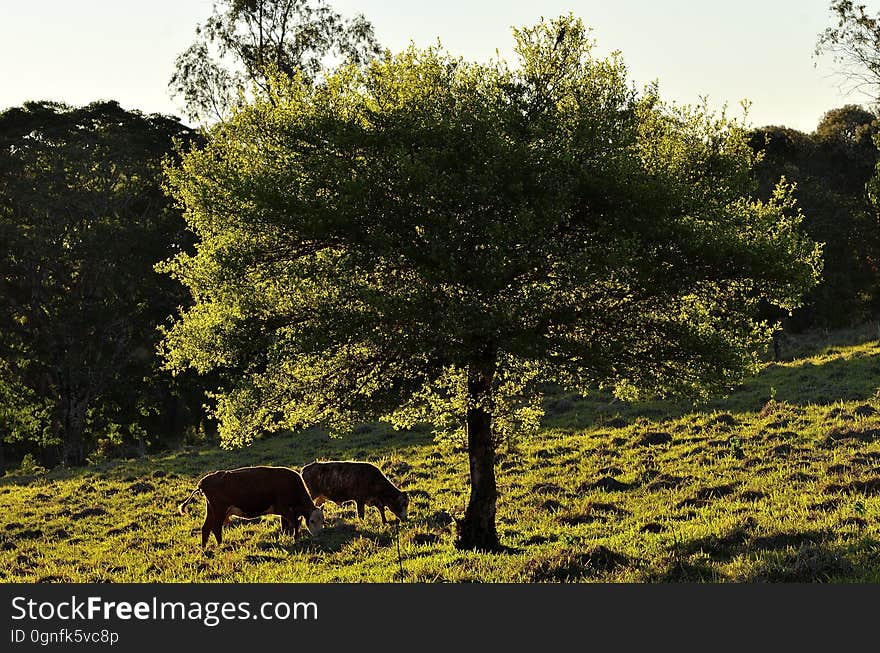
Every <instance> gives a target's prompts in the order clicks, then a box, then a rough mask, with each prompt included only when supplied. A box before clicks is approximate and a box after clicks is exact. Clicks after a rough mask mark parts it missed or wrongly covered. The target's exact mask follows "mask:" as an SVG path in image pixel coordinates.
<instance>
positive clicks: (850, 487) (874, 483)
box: [824, 476, 880, 496]
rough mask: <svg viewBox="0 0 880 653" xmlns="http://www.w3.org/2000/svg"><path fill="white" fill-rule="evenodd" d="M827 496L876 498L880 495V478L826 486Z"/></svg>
mask: <svg viewBox="0 0 880 653" xmlns="http://www.w3.org/2000/svg"><path fill="white" fill-rule="evenodd" d="M824 492H825V493H826V494H837V493H839V492H842V493H844V494H852V493H858V494H865V495H868V496H876V495H878V494H880V477H877V476H875V477H874V478H868V479H865V480H855V481H852V482H850V483H830V484H829V485H826V486H825V489H824Z"/></svg>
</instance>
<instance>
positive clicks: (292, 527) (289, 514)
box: [281, 510, 299, 542]
mask: <svg viewBox="0 0 880 653" xmlns="http://www.w3.org/2000/svg"><path fill="white" fill-rule="evenodd" d="M281 532H282V533H287V534H290V533H291V532H293V541H294V542H296V536H297V535H298V534H299V516H298V515H297V514H296V513H295V512H293V511H290V510H285V511H284V512H283V513H281Z"/></svg>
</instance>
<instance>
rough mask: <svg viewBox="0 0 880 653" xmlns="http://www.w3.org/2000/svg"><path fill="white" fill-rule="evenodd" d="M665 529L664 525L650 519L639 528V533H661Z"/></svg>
mask: <svg viewBox="0 0 880 653" xmlns="http://www.w3.org/2000/svg"><path fill="white" fill-rule="evenodd" d="M665 530H666V527H665V526H664V525H663V524H660V523H658V522H655V521H652V522H648V523H647V524H645V525H644V526H642V527H641V528H640V529H639V533H662V532H663V531H665Z"/></svg>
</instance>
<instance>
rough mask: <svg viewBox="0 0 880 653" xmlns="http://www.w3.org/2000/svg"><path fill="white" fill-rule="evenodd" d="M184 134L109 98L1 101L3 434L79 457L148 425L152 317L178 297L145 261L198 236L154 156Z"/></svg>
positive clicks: (154, 373)
mask: <svg viewBox="0 0 880 653" xmlns="http://www.w3.org/2000/svg"><path fill="white" fill-rule="evenodd" d="M191 137H192V132H191V130H190V129H188V128H187V127H185V126H184V125H182V124H181V123H180V122H179V121H177V120H176V119H173V118H169V117H165V116H160V115H150V116H145V115H142V114H140V113H138V112H130V111H126V110H124V109H122V108H121V107H120V106H119V105H118V104H116V103H115V102H101V103H95V104H91V105H88V106H85V107H80V108H74V107H68V106H65V105H62V104H55V103H47V102H41V103H28V104H25V105H24V106H23V107H18V108H13V109H9V110H7V111H5V112H3V113H0V242H2V243H3V247H2V249H0V415H5V418H4V420H3V423H2V424H0V438H3V439H6V440H9V441H20V440H23V439H25V440H30V441H32V442H33V443H34V445H35V446H36V447H37V448H38V449H44V450H45V449H47V448H50V449H52V450H54V449H55V447H58V448H59V449H60V452H61V454H60V456H59V457H61V458H63V460H64V461H66V462H67V463H72V464H76V463H81V462H82V461H83V459H84V457H85V455H86V454H87V453H88V452H89V450H90V448H91V447H92V446H93V445H94V443H95V440H96V438H97V437H99V436H100V435H101V434H102V433H103V434H106V435H109V436H110V437H111V439H113V438H117V439H118V437H122V436H121V435H120V434H119V433H118V432H117V431H118V429H119V428H123V430H125V432H126V433H128V435H130V436H133V437H135V438H138V437H140V436H141V435H142V434H143V430H141V429H138V428H134V429H133V430H132V428H131V427H132V425H134V424H136V423H138V422H141V421H142V418H143V417H144V416H145V414H147V413H149V412H150V411H151V410H152V409H154V408H155V403H156V401H157V400H158V399H157V398H159V397H162V396H164V395H166V394H167V393H168V386H167V382H165V383H164V385H163V382H161V381H160V380H158V375H159V370H158V366H157V362H156V357H155V347H156V342H157V340H158V331H157V329H156V327H157V325H158V323H159V322H162V321H163V320H164V319H165V318H166V317H167V316H168V315H170V314H171V313H172V312H173V311H174V310H175V309H176V307H177V306H178V305H179V304H180V303H182V302H183V301H185V296H184V295H183V293H182V292H180V288H179V286H178V285H177V284H174V283H172V282H170V280H169V279H167V278H166V277H164V276H162V275H159V274H157V273H156V272H155V271H154V270H153V265H154V264H155V262H156V261H158V260H160V259H164V258H167V257H168V256H170V255H173V254H175V253H177V252H179V251H181V249H182V248H183V246H184V245H185V243H187V242H191V240H192V238H191V236H189V235H187V232H186V230H185V227H186V225H185V223H184V222H183V220H182V218H181V215H180V211H179V210H177V209H175V208H174V207H173V206H172V203H171V201H170V199H169V198H168V197H167V196H166V195H165V193H164V191H163V188H162V186H163V183H164V176H163V174H162V164H163V159H164V158H165V157H166V156H168V155H169V154H170V153H171V152H173V141H174V140H175V139H189V138H191ZM166 376H167V375H166ZM117 436H118V437H117Z"/></svg>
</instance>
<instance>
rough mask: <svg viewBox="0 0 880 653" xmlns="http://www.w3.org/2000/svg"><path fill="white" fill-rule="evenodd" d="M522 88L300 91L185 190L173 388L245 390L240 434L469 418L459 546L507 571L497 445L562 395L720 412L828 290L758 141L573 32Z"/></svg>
mask: <svg viewBox="0 0 880 653" xmlns="http://www.w3.org/2000/svg"><path fill="white" fill-rule="evenodd" d="M515 37H516V53H517V57H518V60H517V65H515V66H509V65H508V64H506V63H505V62H503V61H498V62H495V63H492V64H489V65H478V64H474V63H469V62H466V61H463V60H460V59H455V58H452V57H450V56H449V55H447V54H445V53H444V52H443V51H441V50H439V49H429V50H425V51H419V50H416V49H413V48H410V49H409V50H407V51H405V52H403V53H401V54H398V55H392V54H390V53H387V54H386V55H385V56H384V58H382V59H381V60H379V61H376V62H374V63H373V64H372V65H371V66H369V67H368V68H367V69H366V70H362V69H359V68H356V67H348V68H344V69H342V70H340V71H338V72H336V73H335V74H333V75H331V76H329V77H328V79H327V80H326V83H325V84H322V85H317V86H316V85H312V84H309V83H308V82H307V81H306V80H304V79H303V78H302V77H299V76H295V77H294V78H292V79H291V80H289V82H288V83H286V84H285V83H282V82H281V81H279V82H278V84H277V85H275V86H274V87H273V89H272V93H271V95H270V96H269V97H259V98H256V99H255V101H254V102H252V103H251V104H249V105H247V106H244V107H241V108H240V109H239V110H238V111H236V112H235V114H234V115H233V117H232V118H231V119H230V120H229V121H228V122H226V123H223V124H219V125H216V126H215V127H214V128H213V129H212V130H211V131H210V135H209V141H208V144H207V146H206V147H205V148H203V149H193V150H192V151H190V152H189V153H188V154H187V156H186V157H185V158H184V160H183V162H182V165H181V166H180V167H179V168H176V169H172V170H170V178H171V183H172V186H173V188H174V190H175V192H176V195H177V197H178V199H179V200H180V202H182V203H183V205H184V206H185V215H186V219H187V221H188V223H189V225H190V227H191V228H192V229H193V230H194V231H195V232H196V233H197V234H198V236H199V238H200V243H199V246H198V249H197V252H196V254H195V255H192V256H190V255H181V256H178V257H176V258H175V259H174V260H173V261H170V262H169V263H168V265H167V269H168V271H169V272H170V273H171V274H173V275H174V276H175V277H176V278H177V279H179V280H180V281H182V282H183V283H184V284H186V286H187V287H188V288H189V289H190V291H191V292H192V295H193V298H194V300H195V303H194V305H193V306H192V307H191V308H190V309H188V310H186V311H185V312H183V313H182V315H181V317H180V320H179V321H178V322H177V323H176V324H175V325H174V326H173V327H172V328H171V329H170V331H169V332H168V334H167V337H166V341H165V347H166V357H167V361H168V365H169V366H170V367H171V368H172V369H175V370H182V369H186V368H189V367H195V368H196V369H198V370H201V371H206V370H212V369H217V368H218V367H219V368H224V367H225V368H230V369H233V368H234V369H238V370H241V373H240V374H239V375H238V376H237V378H235V379H234V381H233V382H231V383H230V384H229V385H228V386H227V387H225V388H224V389H223V390H222V391H221V392H220V393H219V394H218V396H217V398H216V399H217V409H216V412H217V415H218V417H219V418H220V421H221V436H222V438H223V440H224V441H225V443H226V444H227V445H235V444H246V443H248V442H249V441H250V440H251V439H252V438H253V437H254V436H255V435H256V434H258V433H260V432H261V431H262V430H264V429H268V430H272V429H278V428H290V429H297V428H300V427H304V426H308V425H313V424H319V425H324V426H326V427H328V428H331V429H333V430H336V431H343V430H345V429H346V428H349V427H350V426H351V424H352V423H353V421H354V420H356V419H377V418H379V419H388V420H391V421H392V422H395V423H397V424H406V423H409V422H411V421H412V420H413V419H416V418H419V417H421V416H425V415H428V416H430V415H437V414H441V413H442V414H444V415H445V414H446V409H447V408H448V407H449V406H450V405H452V406H458V407H460V419H461V420H462V422H463V423H464V424H465V426H466V433H467V442H468V456H469V463H470V500H469V503H468V506H467V510H466V512H465V515H464V517H463V519H461V520H460V521H459V524H458V538H457V545H458V546H459V547H462V548H479V549H495V548H497V547H498V546H499V542H498V538H497V534H496V530H495V508H496V500H497V491H496V484H495V469H494V459H495V456H494V453H495V447H496V444H497V430H496V428H495V427H496V424H497V423H498V420H499V419H501V418H507V417H509V415H508V411H509V410H511V409H512V408H515V406H513V405H512V404H511V401H510V396H511V394H512V392H511V390H512V389H513V390H516V391H517V394H523V393H524V392H525V393H526V394H528V392H529V391H537V387H538V384H541V383H546V382H554V383H558V384H561V385H563V386H565V387H568V388H572V389H575V390H580V391H586V390H587V389H588V388H590V387H594V386H595V384H597V383H598V384H604V385H606V386H608V385H610V386H614V387H615V388H617V390H618V391H619V393H621V394H623V395H631V394H632V393H633V392H634V391H635V390H643V391H662V392H681V393H688V394H702V393H705V392H708V391H710V390H712V389H717V388H727V387H730V386H731V385H732V384H735V383H737V382H738V381H739V380H740V379H742V378H743V376H744V374H746V373H748V372H749V371H751V370H754V369H755V368H756V364H757V356H756V352H757V351H758V350H759V349H761V347H763V346H765V345H766V344H767V341H768V338H769V337H770V334H771V332H772V330H773V325H770V324H767V323H763V322H761V321H760V320H758V319H756V318H755V315H756V311H757V308H758V306H759V303H760V302H761V301H762V300H766V301H769V302H772V303H774V304H775V305H778V306H782V307H785V308H791V307H794V306H795V305H797V302H798V298H799V297H800V295H801V294H802V293H803V292H804V291H805V290H807V289H808V288H810V287H811V286H812V285H813V284H814V282H815V279H816V276H817V261H818V256H819V254H818V248H817V246H816V245H815V244H814V243H813V242H811V241H809V240H808V239H807V238H805V237H804V236H803V235H802V234H801V233H800V231H799V224H800V221H801V217H800V215H799V212H798V211H797V210H796V209H795V208H794V207H793V206H792V203H791V202H790V196H789V194H788V190H787V189H786V188H784V187H780V188H779V189H778V191H777V192H776V194H775V195H774V197H773V198H772V199H771V200H770V201H768V202H755V201H752V200H750V199H749V198H748V197H747V196H746V193H747V191H748V190H749V188H750V185H749V184H750V168H751V165H752V163H753V155H752V153H751V150H750V149H749V147H748V145H747V143H746V139H745V134H744V132H743V130H742V129H741V128H740V126H738V125H737V124H734V123H732V122H730V121H728V120H727V119H726V118H724V117H723V116H712V115H709V114H708V113H707V112H706V111H705V109H703V108H699V107H698V108H673V107H669V106H666V105H664V104H662V103H661V102H660V100H659V98H658V97H657V94H656V90H655V89H652V88H649V89H647V90H646V91H645V92H644V93H642V94H639V93H637V92H635V91H634V90H633V89H632V87H631V86H630V84H629V83H628V81H627V77H626V69H625V67H624V64H623V63H622V61H621V60H620V58H619V57H618V56H612V57H611V58H610V59H601V58H597V57H596V56H595V54H594V50H593V44H592V40H591V38H590V35H589V32H588V31H587V30H586V29H585V28H584V26H583V25H582V23H581V22H580V21H579V20H575V19H573V18H571V17H568V18H560V19H557V20H554V21H550V22H541V23H540V24H538V25H537V26H535V27H532V28H528V29H522V30H518V31H516V32H515Z"/></svg>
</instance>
